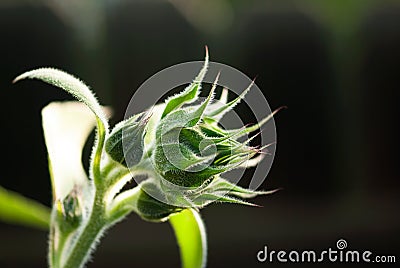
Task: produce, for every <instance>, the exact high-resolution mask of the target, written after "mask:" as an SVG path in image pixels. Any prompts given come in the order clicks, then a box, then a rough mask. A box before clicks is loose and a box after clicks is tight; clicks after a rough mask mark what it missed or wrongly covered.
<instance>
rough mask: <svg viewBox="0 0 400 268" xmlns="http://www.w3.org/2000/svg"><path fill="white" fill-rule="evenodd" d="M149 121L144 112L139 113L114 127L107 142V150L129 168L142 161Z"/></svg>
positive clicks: (112, 156)
mask: <svg viewBox="0 0 400 268" xmlns="http://www.w3.org/2000/svg"><path fill="white" fill-rule="evenodd" d="M141 116H142V117H141ZM140 117H141V118H140ZM147 121H148V118H145V117H143V114H138V115H135V116H132V117H130V118H128V119H126V120H124V121H122V122H120V123H118V124H117V125H116V126H115V127H114V129H113V130H112V131H111V133H110V135H109V137H108V138H107V140H106V143H105V150H106V152H107V153H108V154H109V155H110V156H111V158H112V159H113V160H114V161H116V162H118V163H120V164H122V165H124V166H125V167H129V168H131V167H132V166H134V165H136V164H138V163H139V162H140V160H141V159H142V156H143V150H144V135H145V127H146V123H147Z"/></svg>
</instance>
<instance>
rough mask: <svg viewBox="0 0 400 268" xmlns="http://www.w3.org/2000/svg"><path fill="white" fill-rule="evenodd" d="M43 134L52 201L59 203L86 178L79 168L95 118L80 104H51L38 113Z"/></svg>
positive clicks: (83, 183)
mask: <svg viewBox="0 0 400 268" xmlns="http://www.w3.org/2000/svg"><path fill="white" fill-rule="evenodd" d="M42 120H43V131H44V137H45V141H46V146H47V151H48V154H49V165H50V169H51V175H52V176H51V177H52V188H53V197H54V200H60V199H61V200H62V199H63V198H64V197H65V196H66V195H67V194H68V193H69V192H70V191H71V190H72V188H73V187H74V186H75V185H76V186H84V185H85V184H86V183H87V181H88V179H87V175H86V172H85V170H84V169H83V166H82V149H83V147H84V145H85V142H86V139H87V138H88V136H89V134H90V133H91V131H92V130H93V128H94V127H95V125H96V117H95V115H94V114H93V112H92V111H90V109H89V108H88V107H87V106H86V105H85V104H83V103H80V102H77V101H71V102H53V103H50V104H49V105H47V106H46V107H44V108H43V110H42Z"/></svg>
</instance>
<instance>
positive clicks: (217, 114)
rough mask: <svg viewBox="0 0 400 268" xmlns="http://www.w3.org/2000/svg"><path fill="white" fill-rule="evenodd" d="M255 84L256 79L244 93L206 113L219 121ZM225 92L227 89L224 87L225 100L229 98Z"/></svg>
mask: <svg viewBox="0 0 400 268" xmlns="http://www.w3.org/2000/svg"><path fill="white" fill-rule="evenodd" d="M253 85H254V81H253V82H251V84H250V85H249V86H248V87H247V88H246V90H245V91H243V92H242V94H240V95H239V96H238V97H237V98H236V99H234V100H232V101H230V102H228V103H225V104H223V105H221V106H220V107H218V108H216V109H215V110H213V111H210V112H208V113H206V116H207V117H211V118H213V119H214V120H216V121H219V120H220V119H221V118H222V117H223V116H224V114H226V113H227V112H229V111H230V110H232V109H233V108H234V107H235V106H236V105H237V104H238V103H240V101H241V100H242V99H243V98H244V96H246V94H247V93H248V92H249V91H250V89H251V87H252V86H253ZM225 92H226V90H225V89H224V91H223V92H222V94H221V95H222V98H223V100H224V99H226V98H227V96H226V97H225V96H224V95H227V93H225Z"/></svg>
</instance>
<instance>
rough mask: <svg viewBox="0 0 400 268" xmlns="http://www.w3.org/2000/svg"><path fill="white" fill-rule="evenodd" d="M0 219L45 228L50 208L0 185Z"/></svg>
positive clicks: (48, 221) (47, 226)
mask: <svg viewBox="0 0 400 268" xmlns="http://www.w3.org/2000/svg"><path fill="white" fill-rule="evenodd" d="M0 220H2V221H5V222H8V223H14V224H20V225H25V226H30V227H36V228H39V229H44V230H47V229H48V228H49V223H50V209H49V208H47V207H46V206H44V205H42V204H40V203H38V202H37V201H35V200H32V199H29V198H26V197H24V196H22V195H20V194H18V193H15V192H12V191H8V190H6V189H4V188H3V187H0Z"/></svg>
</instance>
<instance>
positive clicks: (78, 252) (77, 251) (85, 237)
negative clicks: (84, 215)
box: [63, 194, 106, 268]
mask: <svg viewBox="0 0 400 268" xmlns="http://www.w3.org/2000/svg"><path fill="white" fill-rule="evenodd" d="M104 219H105V216H104V206H103V202H102V194H99V195H97V194H96V198H95V201H94V204H93V210H92V213H91V215H90V217H89V219H88V221H87V224H86V225H85V227H84V228H83V229H82V231H81V232H80V235H79V236H78V238H77V240H76V241H75V243H74V247H73V248H72V250H71V253H70V254H69V256H68V257H67V260H66V262H65V264H64V265H63V268H78V267H83V266H84V265H85V263H86V262H87V261H88V260H89V257H90V254H91V252H92V251H93V250H94V248H95V246H96V244H97V242H98V240H99V238H100V236H101V234H102V233H103V231H104V230H105V228H106V222H105V220H104Z"/></svg>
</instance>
